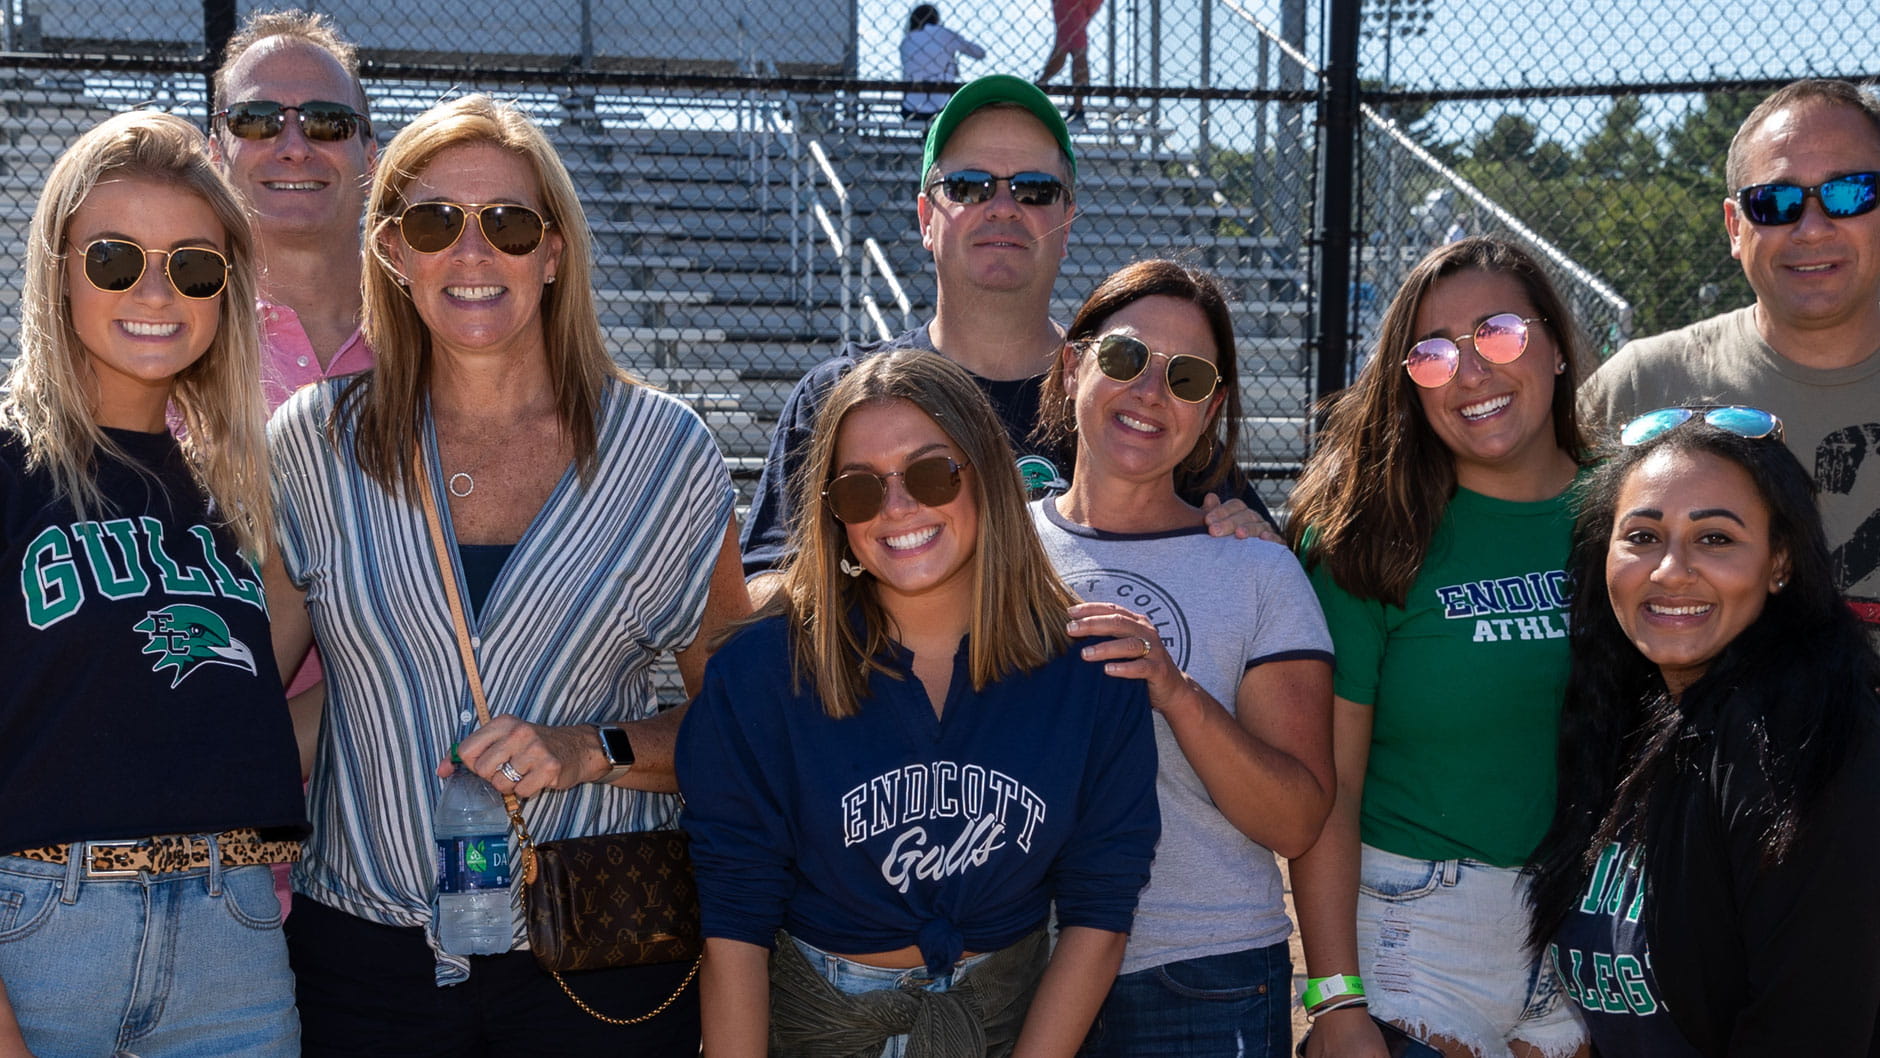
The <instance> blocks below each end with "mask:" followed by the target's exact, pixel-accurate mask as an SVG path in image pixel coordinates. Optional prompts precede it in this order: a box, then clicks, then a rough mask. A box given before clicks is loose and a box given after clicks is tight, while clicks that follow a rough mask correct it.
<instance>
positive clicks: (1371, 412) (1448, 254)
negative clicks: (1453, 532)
mask: <svg viewBox="0 0 1880 1058" xmlns="http://www.w3.org/2000/svg"><path fill="white" fill-rule="evenodd" d="M1458 272H1489V273H1493V274H1495V275H1506V276H1508V277H1510V278H1512V279H1514V280H1515V281H1516V282H1518V283H1520V284H1521V286H1522V288H1523V289H1524V290H1525V291H1526V292H1527V296H1528V300H1529V301H1530V302H1532V303H1533V306H1534V310H1535V311H1536V312H1538V313H1539V314H1540V316H1541V317H1542V319H1543V320H1545V321H1546V322H1544V323H1542V324H1540V326H1542V327H1545V328H1546V329H1547V332H1548V333H1549V334H1550V335H1552V336H1553V339H1554V345H1555V346H1556V347H1557V348H1558V349H1559V350H1560V356H1561V358H1562V359H1564V360H1565V361H1566V364H1567V369H1566V371H1565V372H1563V373H1561V374H1560V375H1557V376H1555V378H1554V396H1553V404H1552V407H1553V416H1554V444H1555V445H1556V446H1558V447H1559V448H1560V450H1561V451H1563V452H1565V453H1567V455H1569V456H1571V457H1572V458H1573V459H1574V461H1575V462H1579V463H1582V464H1583V463H1584V462H1585V459H1584V455H1583V454H1584V452H1585V451H1586V448H1587V445H1586V441H1585V438H1584V436H1583V435H1582V434H1581V433H1580V419H1579V415H1578V413H1577V412H1576V411H1575V410H1574V402H1573V391H1574V388H1575V386H1576V385H1578V380H1579V379H1580V377H1581V351H1580V350H1581V346H1580V338H1579V334H1578V328H1576V327H1574V326H1573V322H1572V316H1571V315H1570V314H1569V313H1568V311H1567V304H1566V302H1565V301H1563V300H1562V299H1561V297H1560V294H1559V293H1558V292H1557V291H1556V290H1555V289H1554V285H1553V283H1552V282H1551V281H1549V280H1548V278H1547V273H1546V272H1544V271H1542V269H1541V266H1540V264H1539V263H1538V262H1536V261H1535V260H1534V258H1532V257H1529V256H1528V255H1527V254H1526V253H1524V252H1523V251H1522V250H1521V249H1520V248H1519V247H1517V246H1515V245H1514V244H1513V243H1510V242H1504V241H1503V240H1501V239H1495V238H1487V237H1477V238H1473V239H1463V240H1461V241H1459V242H1453V243H1450V244H1449V245H1447V246H1443V247H1439V248H1438V249H1435V250H1432V251H1431V252H1430V253H1429V255H1428V256H1426V257H1424V258H1423V260H1421V261H1419V262H1417V266H1416V267H1415V268H1413V269H1411V270H1410V275H1409V277H1408V278H1406V279H1405V280H1404V281H1403V286H1401V287H1399V288H1398V290H1397V295H1396V296H1395V297H1393V298H1391V301H1390V307H1389V308H1387V309H1385V310H1384V322H1383V324H1382V325H1381V326H1380V327H1379V329H1378V335H1377V349H1376V352H1375V353H1374V354H1373V355H1372V357H1371V360H1370V362H1369V363H1367V364H1365V365H1364V368H1363V370H1361V371H1359V372H1358V378H1357V381H1355V382H1353V383H1352V384H1351V385H1350V386H1348V387H1346V388H1345V389H1344V390H1343V391H1342V392H1340V393H1339V394H1338V395H1337V396H1335V397H1333V398H1332V399H1331V403H1330V407H1329V409H1328V411H1327V412H1326V417H1325V430H1324V432H1323V433H1322V434H1321V435H1320V437H1319V442H1318V451H1317V452H1315V453H1314V454H1313V456H1312V458H1311V459H1309V460H1307V462H1306V466H1305V470H1304V472H1303V473H1301V474H1300V476H1299V484H1298V485H1297V486H1296V487H1295V488H1294V489H1293V494H1292V507H1293V511H1292V520H1291V522H1290V523H1289V524H1288V533H1289V535H1290V537H1291V542H1292V545H1293V549H1294V550H1295V551H1299V553H1300V557H1301V558H1302V559H1304V560H1305V561H1306V563H1307V564H1308V565H1311V564H1316V563H1321V562H1322V563H1324V564H1325V568H1326V570H1327V571H1328V572H1329V573H1330V574H1331V575H1332V580H1333V581H1334V582H1335V583H1336V584H1337V585H1338V586H1339V587H1340V588H1343V589H1344V590H1345V591H1347V592H1350V593H1351V594H1352V595H1355V596H1357V597H1358V598H1360V599H1377V600H1380V601H1382V602H1386V603H1389V604H1391V605H1393V606H1402V605H1403V604H1404V598H1405V596H1407V595H1408V594H1409V592H1410V585H1411V584H1412V583H1413V582H1414V581H1415V580H1416V578H1417V572H1418V571H1419V570H1421V569H1422V568H1423V559H1424V556H1425V555H1427V554H1428V553H1429V550H1430V539H1431V538H1432V537H1434V536H1435V535H1436V526H1437V524H1438V523H1440V522H1441V521H1442V518H1443V512H1444V511H1445V510H1447V509H1448V507H1449V500H1450V498H1451V497H1453V496H1454V495H1455V494H1456V460H1455V457H1454V456H1453V455H1452V454H1451V453H1450V451H1449V449H1448V447H1447V446H1445V445H1444V444H1443V442H1442V439H1441V438H1439V437H1437V436H1436V431H1435V430H1434V429H1432V428H1431V426H1430V422H1429V418H1428V417H1427V416H1425V415H1424V414H1423V405H1422V403H1421V402H1420V401H1418V400H1417V394H1416V385H1415V383H1413V382H1411V381H1410V376H1409V375H1407V374H1405V372H1404V369H1403V358H1404V355H1405V354H1406V353H1408V352H1409V351H1410V347H1411V346H1412V345H1413V344H1415V343H1416V320H1417V311H1418V310H1419V309H1421V308H1422V307H1423V299H1424V297H1425V296H1427V295H1428V294H1429V292H1430V288H1431V287H1433V286H1435V285H1436V284H1437V283H1438V282H1439V281H1441V280H1444V279H1447V278H1449V277H1450V276H1452V275H1455V274H1456V273H1458ZM1307 529H1311V530H1312V533H1313V535H1312V539H1311V541H1310V544H1309V546H1306V547H1305V548H1303V549H1301V544H1302V543H1303V539H1302V538H1303V536H1304V534H1305V531H1306V530H1307Z"/></svg>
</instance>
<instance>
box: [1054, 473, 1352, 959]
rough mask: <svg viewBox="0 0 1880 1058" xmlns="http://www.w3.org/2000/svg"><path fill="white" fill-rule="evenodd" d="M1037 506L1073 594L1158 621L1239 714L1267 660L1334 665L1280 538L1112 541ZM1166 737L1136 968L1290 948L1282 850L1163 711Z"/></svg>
mask: <svg viewBox="0 0 1880 1058" xmlns="http://www.w3.org/2000/svg"><path fill="white" fill-rule="evenodd" d="M1030 510H1031V515H1032V522H1033V523H1034V524H1035V525H1036V526H1037V527H1038V535H1039V538H1040V539H1041V540H1042V541H1043V542H1044V548H1045V552H1046V553H1047V554H1049V555H1050V556H1051V563H1052V565H1054V566H1056V567H1057V571H1058V573H1059V574H1060V575H1062V576H1063V577H1064V580H1065V582H1066V583H1068V584H1069V585H1070V587H1071V590H1072V591H1074V592H1076V593H1077V594H1078V596H1079V597H1081V598H1083V599H1086V600H1088V601H1091V602H1113V603H1118V604H1120V605H1123V606H1127V607H1129V608H1130V609H1132V610H1135V611H1137V612H1138V613H1142V614H1145V615H1147V616H1148V617H1149V619H1150V620H1151V621H1153V622H1155V625H1156V627H1157V628H1158V629H1160V630H1161V633H1162V642H1163V644H1164V645H1165V646H1166V647H1167V648H1168V652H1169V656H1170V657H1172V658H1174V660H1175V663H1176V664H1177V665H1179V666H1180V667H1181V668H1182V670H1183V671H1185V672H1187V673H1188V675H1190V676H1192V677H1194V679H1195V680H1196V682H1198V683H1200V684H1201V686H1202V688H1203V689H1204V690H1206V691H1207V692H1208V693H1209V694H1211V695H1213V696H1214V698H1215V700H1216V701H1218V702H1220V703H1221V704H1222V705H1224V706H1226V707H1227V709H1228V711H1229V712H1232V711H1233V710H1234V696H1235V692H1236V690H1237V689H1238V688H1239V686H1240V680H1241V677H1242V676H1243V675H1245V674H1246V672H1247V670H1248V669H1250V668H1252V667H1253V666H1255V665H1259V664H1263V663H1266V662H1270V661H1282V660H1291V659H1296V658H1316V659H1320V660H1323V661H1327V662H1330V661H1331V660H1332V638H1331V634H1330V633H1329V632H1327V631H1326V628H1325V618H1324V616H1323V615H1322V614H1320V612H1319V603H1318V598H1317V596H1315V595H1314V594H1313V591H1312V585H1311V584H1310V583H1309V582H1308V581H1307V580H1306V576H1305V572H1304V571H1303V570H1301V569H1300V568H1299V563H1298V561H1297V560H1296V559H1294V558H1293V556H1292V553H1291V552H1289V551H1287V550H1286V549H1285V548H1283V547H1281V546H1279V545H1278V544H1273V543H1268V542H1267V541H1264V540H1238V539H1235V538H1233V537H1213V536H1209V535H1208V532H1207V530H1206V529H1204V528H1201V527H1196V528H1194V529H1183V530H1177V531H1174V532H1167V533H1147V534H1123V533H1106V532H1102V531H1101V530H1096V529H1089V528H1086V527H1084V526H1081V525H1077V524H1074V523H1072V522H1070V521H1068V520H1066V519H1065V518H1064V517H1063V516H1062V515H1060V514H1059V513H1058V511H1057V506H1056V499H1055V497H1049V496H1047V497H1045V498H1043V499H1041V500H1038V501H1037V502H1035V503H1033V504H1031V506H1030ZM1155 742H1156V759H1157V764H1158V767H1157V773H1156V783H1155V786H1156V796H1157V797H1158V798H1159V799H1160V801H1161V805H1162V839H1161V841H1160V842H1159V843H1158V844H1157V845H1156V851H1155V866H1154V868H1153V871H1152V874H1151V876H1150V879H1149V886H1148V888H1146V889H1144V890H1143V892H1142V900H1141V902H1140V903H1139V904H1138V905H1137V909H1136V921H1135V925H1134V926H1133V927H1132V928H1131V930H1130V935H1129V948H1128V950H1127V951H1126V952H1125V953H1124V956H1123V969H1122V972H1123V973H1135V972H1136V971H1138V970H1146V969H1149V968H1150V967H1154V966H1161V965H1163V964H1164V963H1171V962H1179V961H1181V960H1184V959H1197V958H1201V957H1203V956H1208V955H1222V954H1226V953H1228V952H1236V951H1245V950H1247V949H1249V948H1263V947H1266V946H1268V945H1271V944H1277V943H1280V942H1281V941H1284V940H1285V939H1286V937H1287V935H1288V934H1289V933H1290V932H1291V931H1292V923H1291V922H1290V920H1288V919H1287V917H1286V907H1285V903H1284V898H1283V896H1282V887H1281V881H1280V874H1279V867H1278V865H1277V864H1276V863H1275V862H1274V860H1273V853H1272V852H1271V851H1269V850H1268V849H1267V848H1266V847H1264V846H1262V845H1260V844H1259V843H1257V842H1255V841H1253V840H1252V839H1250V838H1248V837H1247V836H1246V835H1244V834H1242V833H1241V832H1240V831H1238V830H1236V829H1235V828H1234V825H1233V824H1232V823H1229V822H1228V821H1227V817H1225V816H1223V815H1222V814H1221V812H1220V810H1219V809H1218V808H1216V807H1215V806H1214V802H1213V801H1212V799H1210V798H1209V796H1208V792H1207V790H1206V788H1204V787H1203V786H1202V784H1201V778H1200V776H1198V775H1196V774H1195V770H1194V768H1193V767H1192V766H1190V765H1189V763H1188V759H1187V757H1185V756H1184V755H1183V754H1182V751H1181V747H1180V746H1179V745H1178V744H1177V743H1176V741H1175V735H1174V733H1173V732H1172V731H1170V730H1169V726H1168V722H1167V721H1166V720H1164V719H1162V717H1161V715H1160V714H1158V715H1157V716H1156V717H1155Z"/></svg>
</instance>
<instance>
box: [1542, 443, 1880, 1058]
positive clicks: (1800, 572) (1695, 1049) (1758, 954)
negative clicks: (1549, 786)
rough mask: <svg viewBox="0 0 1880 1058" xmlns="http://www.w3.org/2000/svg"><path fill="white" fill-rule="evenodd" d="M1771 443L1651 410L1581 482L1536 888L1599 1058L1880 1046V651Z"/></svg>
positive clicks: (1785, 459) (1809, 491) (1806, 489)
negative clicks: (1552, 782) (1565, 669)
mask: <svg viewBox="0 0 1880 1058" xmlns="http://www.w3.org/2000/svg"><path fill="white" fill-rule="evenodd" d="M1780 438H1781V422H1780V420H1778V419H1776V418H1775V417H1774V416H1773V415H1769V414H1768V413H1766V412H1760V411H1756V410H1755V409H1749V408H1697V409H1686V408H1669V409H1661V410H1660V411H1656V412H1652V413H1650V414H1648V415H1645V416H1642V417H1641V418H1639V419H1638V420H1635V421H1634V422H1633V423H1632V424H1631V425H1629V426H1627V427H1626V429H1625V431H1624V433H1623V435H1622V441H1623V442H1624V444H1625V445H1626V446H1627V447H1625V448H1623V449H1622V450H1621V451H1620V452H1619V454H1618V455H1617V456H1616V457H1615V458H1614V459H1613V460H1612V461H1611V462H1609V463H1608V464H1607V465H1606V466H1604V467H1602V468H1601V469H1600V470H1599V471H1598V472H1597V474H1596V475H1595V477H1594V478H1593V479H1592V480H1591V481H1590V482H1589V487H1588V491H1587V495H1586V498H1585V504H1584V506H1583V508H1582V513H1581V515H1580V521H1579V525H1578V529H1577V533H1576V545H1575V558H1574V569H1575V575H1576V578H1577V588H1578V595H1577V597H1576V599H1575V601H1574V609H1573V633H1572V636H1573V639H1572V643H1573V670H1572V676H1571V678H1570V680H1569V682H1568V687H1567V699H1566V707H1565V711H1564V713H1563V715H1562V718H1561V736H1560V737H1561V741H1560V769H1559V776H1560V779H1559V783H1560V785H1559V799H1558V803H1557V807H1556V809H1555V814H1554V822H1553V826H1552V828H1551V830H1550V831H1549V833H1548V836H1547V838H1546V840H1545V841H1544V842H1543V844H1542V846H1541V850H1540V853H1539V857H1538V859H1539V865H1538V868H1537V872H1538V877H1537V879H1536V881H1535V884H1534V886H1533V888H1532V891H1531V897H1530V899H1531V903H1532V905H1533V911H1534V917H1533V933H1532V936H1533V938H1534V941H1535V943H1536V944H1537V945H1539V946H1540V947H1541V948H1542V949H1543V950H1544V951H1545V952H1546V953H1547V954H1548V956H1549V958H1550V961H1551V963H1552V964H1553V966H1554V968H1555V971H1556V972H1557V973H1558V974H1559V975H1560V978H1561V980H1562V981H1563V983H1564V984H1565V986H1566V989H1567V991H1568V994H1570V995H1571V996H1573V997H1574V998H1575V999H1576V1000H1577V1001H1578V1002H1579V1003H1580V1006H1581V1008H1582V1010H1583V1011H1584V1012H1585V1015H1586V1022H1587V1026H1588V1029H1589V1032H1590V1034H1591V1036H1592V1040H1593V1043H1594V1046H1595V1048H1596V1050H1597V1053H1599V1054H1600V1055H1601V1056H1603V1058H1630V1056H1647V1055H1649V1056H1651V1058H1684V1056H1692V1055H1701V1056H1713V1055H1715V1056H1721V1055H1771V1054H1811V1055H1817V1054H1818V1055H1837V1056H1850V1055H1853V1056H1858V1055H1880V1028H1877V1025H1880V902H1876V901H1875V900H1874V899H1872V895H1871V892H1872V888H1873V883H1874V878H1875V876H1876V873H1880V844H1876V842H1875V841H1874V839H1873V836H1874V834H1875V833H1876V832H1877V831H1880V732H1877V729H1876V723H1875V719H1876V715H1877V714H1876V709H1877V708H1880V699H1877V698H1876V692H1875V686H1876V682H1880V661H1876V657H1875V653H1874V650H1873V647H1872V645H1871V643H1870V642H1869V640H1868V639H1867V636H1866V634H1865V633H1864V632H1863V631H1862V630H1861V627H1860V625H1859V624H1858V623H1857V622H1856V620H1855V618H1854V616H1853V614H1852V613H1851V612H1850V611H1849V610H1848V608H1847V606H1846V605H1845V604H1844V603H1843V601H1842V600H1841V599H1840V598H1839V597H1838V595H1837V594H1836V592H1835V589H1834V578H1833V576H1832V575H1831V573H1830V567H1831V562H1832V560H1831V558H1830V556H1829V554H1828V550H1827V546H1826V543H1825V542H1824V539H1823V536H1822V530H1821V519H1820V516H1819V514H1818V512H1817V511H1816V508H1815V495H1814V486H1813V484H1812V483H1811V482H1810V480H1809V477H1808V475H1807V473H1806V472H1804V471H1803V469H1802V467H1801V465H1800V464H1799V463H1797V462H1796V461H1795V458H1794V457H1793V456H1792V455H1790V454H1789V452H1788V449H1786V448H1785V447H1783V445H1782V444H1781V443H1780Z"/></svg>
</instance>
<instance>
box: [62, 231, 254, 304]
mask: <svg viewBox="0 0 1880 1058" xmlns="http://www.w3.org/2000/svg"><path fill="white" fill-rule="evenodd" d="M153 253H154V254H162V255H163V274H164V276H165V277H166V278H167V279H169V281H170V286H171V287H173V288H175V290H176V292H177V293H178V294H181V295H182V296H183V297H186V298H188V299H190V300H191V301H208V300H209V299H210V298H213V297H215V296H216V295H218V294H220V293H222V290H223V288H225V287H227V286H228V258H226V257H224V256H222V255H221V253H220V252H218V251H215V250H211V249H209V248H208V247H206V246H186V247H183V248H182V249H178V250H146V249H144V248H143V247H142V246H139V245H138V244H136V243H134V242H132V241H130V240H129V239H94V240H93V241H92V242H91V243H89V244H87V245H86V247H85V281H86V282H87V283H90V284H91V285H92V286H94V287H97V288H98V289H99V290H102V291H104V292H105V293H107V294H121V293H123V292H124V291H126V290H129V289H130V288H132V287H134V286H136V285H137V281H138V280H140V279H142V278H143V277H144V263H145V261H146V260H147V259H148V257H149V255H151V254H153Z"/></svg>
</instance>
